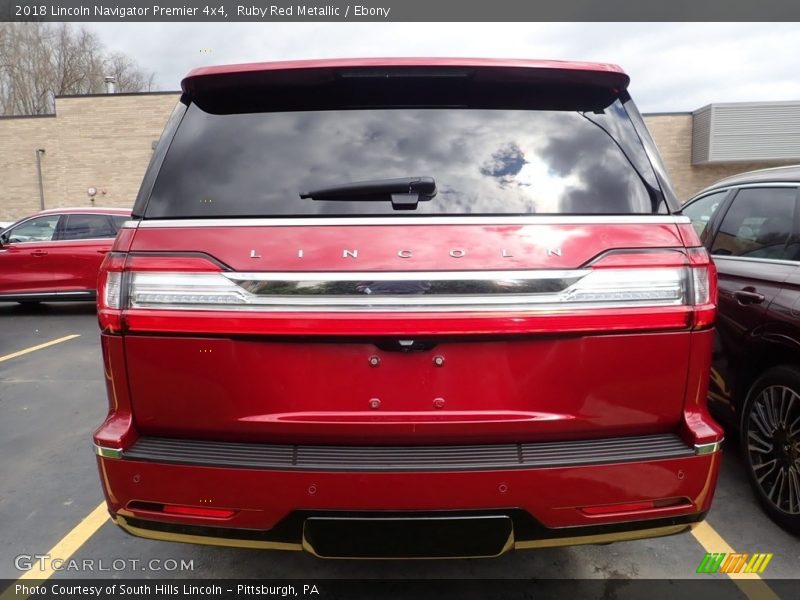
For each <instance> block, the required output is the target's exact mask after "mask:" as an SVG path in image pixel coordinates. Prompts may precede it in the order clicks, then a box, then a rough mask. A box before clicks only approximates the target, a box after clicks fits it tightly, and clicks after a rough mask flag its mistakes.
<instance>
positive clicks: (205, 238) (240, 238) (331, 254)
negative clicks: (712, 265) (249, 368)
mask: <svg viewBox="0 0 800 600" xmlns="http://www.w3.org/2000/svg"><path fill="white" fill-rule="evenodd" d="M565 221H566V222H565V223H560V224H550V225H533V224H531V225H431V224H424V221H421V222H420V224H419V225H406V224H402V225H399V224H398V225H392V224H387V225H337V226H330V225H328V226H313V225H305V226H281V225H280V223H279V221H278V220H273V221H271V222H272V223H274V224H275V226H262V227H257V226H249V227H248V226H244V227H231V226H226V225H225V224H224V223H220V224H219V226H215V227H214V226H212V227H208V226H204V227H181V228H171V227H163V228H162V227H159V228H140V229H139V230H138V231H137V232H136V237H135V239H134V241H133V243H132V244H131V246H130V250H131V252H149V251H152V250H153V249H156V248H157V249H158V250H159V251H160V252H190V251H195V252H204V253H206V254H208V255H210V256H212V257H214V258H215V259H216V260H218V261H220V262H221V263H223V264H224V265H227V266H228V267H229V268H230V269H232V270H234V271H244V272H250V271H254V272H258V271H365V272H368V271H423V270H430V271H441V270H463V271H469V270H476V271H482V270H492V269H497V270H502V269H575V268H578V267H580V266H581V265H584V264H586V263H589V262H590V261H591V260H592V259H593V258H595V257H598V256H600V255H601V254H603V253H604V252H606V251H607V250H609V249H610V248H626V249H632V248H646V249H652V248H681V249H682V248H683V242H682V241H681V238H680V237H679V235H678V232H677V230H676V228H675V225H673V224H659V223H654V224H641V223H640V224H625V225H622V224H602V223H595V224H592V223H577V224H570V223H569V222H568V221H569V220H568V219H565ZM231 236H235V239H236V243H235V244H232V243H231ZM253 250H255V255H256V257H255V258H253V257H251V255H252V254H253V252H252V251H253ZM300 250H302V256H301V255H300ZM345 250H349V251H350V253H348V254H347V255H345ZM354 250H355V251H357V256H355V257H354V256H353V255H352V252H353V251H354ZM454 250H462V251H463V255H461V254H462V253H461V252H453V253H454V254H456V255H460V257H458V258H454V257H453V256H452V255H451V252H452V251H454ZM504 251H505V252H504ZM548 251H550V252H549V253H548ZM556 251H558V253H556ZM400 252H403V254H404V256H406V257H403V256H401V255H400V254H399V253H400ZM409 253H410V254H411V256H410V257H407V256H408V254H409Z"/></svg>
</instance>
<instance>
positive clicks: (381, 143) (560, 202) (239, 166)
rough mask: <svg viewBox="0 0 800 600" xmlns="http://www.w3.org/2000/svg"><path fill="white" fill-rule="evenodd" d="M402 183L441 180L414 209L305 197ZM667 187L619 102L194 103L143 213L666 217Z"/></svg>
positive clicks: (149, 215) (150, 215)
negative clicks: (370, 183) (553, 105)
mask: <svg viewBox="0 0 800 600" xmlns="http://www.w3.org/2000/svg"><path fill="white" fill-rule="evenodd" d="M402 177H432V178H434V179H435V181H436V185H437V189H438V194H437V195H436V197H434V198H433V199H432V200H430V201H426V202H420V203H419V205H418V207H417V209H416V210H414V211H398V210H393V208H392V204H391V203H390V202H386V201H363V200H357V199H354V200H349V201H320V200H311V199H301V198H300V196H299V194H300V193H301V192H304V191H308V190H311V189H315V188H320V187H326V186H333V185H339V184H345V183H349V182H355V181H366V180H380V179H392V178H402ZM645 182H647V183H645ZM648 188H650V189H648ZM657 188H658V184H657V180H656V178H655V175H654V173H653V170H652V167H651V165H650V163H649V161H648V159H647V156H646V153H645V151H644V148H643V146H642V144H641V141H640V139H639V138H638V135H637V134H636V131H635V129H634V128H633V125H632V124H631V122H630V119H629V118H628V115H627V112H626V110H625V107H624V106H623V104H622V102H620V101H619V100H617V101H615V102H614V103H613V104H611V105H609V106H608V107H606V108H605V109H602V110H596V111H591V112H581V111H571V110H518V109H500V108H491V109H484V108H403V107H400V108H368V109H347V110H307V111H297V112H292V111H282V112H249V113H231V114H212V113H209V112H205V111H204V110H203V109H201V108H200V107H199V106H198V105H196V104H191V105H190V106H189V107H188V109H187V111H186V114H185V116H184V117H183V120H182V122H181V124H180V126H179V127H178V129H177V132H176V134H175V137H174V138H173V140H172V143H171V145H170V147H169V150H168V152H167V154H166V157H165V159H164V162H163V164H162V165H161V168H160V171H159V173H158V176H157V178H156V181H155V184H154V186H153V189H152V192H151V195H150V199H149V202H148V204H147V209H146V213H145V217H146V218H170V217H226V216H244V217H246V216H314V215H324V216H353V215H391V216H403V217H406V216H413V215H424V214H440V215H465V214H476V215H478V214H642V213H643V214H650V213H658V212H662V213H663V212H667V211H666V208H665V206H664V201H663V197H662V195H661V192H660V191H659V190H658V189H657Z"/></svg>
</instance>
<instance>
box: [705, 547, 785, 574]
mask: <svg viewBox="0 0 800 600" xmlns="http://www.w3.org/2000/svg"><path fill="white" fill-rule="evenodd" d="M771 560H772V554H771V553H770V554H766V553H755V554H745V553H742V554H740V553H738V552H734V553H730V554H726V553H725V552H717V553H712V552H709V553H706V555H705V556H704V557H703V560H701V561H700V566H698V567H697V573H759V574H760V573H763V572H764V569H766V568H767V565H768V564H769V561H771Z"/></svg>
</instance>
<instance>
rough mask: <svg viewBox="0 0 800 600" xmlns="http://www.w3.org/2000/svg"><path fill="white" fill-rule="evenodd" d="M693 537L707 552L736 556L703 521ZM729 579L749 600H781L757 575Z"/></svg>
mask: <svg viewBox="0 0 800 600" xmlns="http://www.w3.org/2000/svg"><path fill="white" fill-rule="evenodd" d="M692 535H693V536H694V537H695V539H696V540H697V541H698V542H700V545H701V546H703V548H705V550H706V552H711V553H717V552H724V553H725V554H735V553H736V551H735V550H734V549H733V548H732V547H731V545H730V544H728V542H726V541H725V539H724V538H723V537H722V536H721V535H720V534H718V533H717V532H716V530H715V529H714V528H713V527H712V526H711V525H709V524H708V521H703V522H702V523H700V524H698V525H697V526H696V527H694V528H693V529H692ZM727 575H728V577H730V578H731V579H733V582H734V583H735V584H736V585H737V586H738V587H739V589H740V590H741V591H742V593H743V594H744V595H745V596H747V597H748V598H749V600H780V598H779V597H778V595H777V594H776V593H775V592H773V591H772V590H771V589H770V587H769V586H768V585H767V584H766V583H765V582H764V580H763V579H761V577H760V576H759V575H758V574H757V573H728V574H727Z"/></svg>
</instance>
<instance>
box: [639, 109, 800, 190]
mask: <svg viewBox="0 0 800 600" xmlns="http://www.w3.org/2000/svg"><path fill="white" fill-rule="evenodd" d="M644 120H645V122H646V123H647V127H648V129H650V133H651V134H652V135H653V139H654V140H655V142H656V145H657V146H658V150H659V152H660V153H661V158H662V159H663V160H664V165H665V166H666V169H667V172H668V173H669V176H670V178H671V179H672V185H673V186H674V187H675V193H676V194H677V195H678V198H680V200H681V201H682V202H685V201H686V200H688V199H689V198H691V197H692V196H693V195H694V194H696V193H697V192H699V191H700V190H702V189H703V188H705V187H708V186H709V185H711V184H712V183H714V182H715V181H718V180H719V179H722V178H723V177H728V176H730V175H736V174H737V173H742V172H744V171H752V170H754V169H764V168H767V167H775V166H779V165H782V164H792V163H793V162H796V161H783V162H781V161H769V162H736V163H717V164H710V165H692V114H691V113H679V114H653V115H645V116H644Z"/></svg>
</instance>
